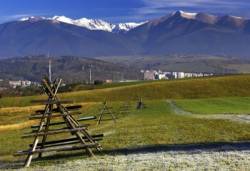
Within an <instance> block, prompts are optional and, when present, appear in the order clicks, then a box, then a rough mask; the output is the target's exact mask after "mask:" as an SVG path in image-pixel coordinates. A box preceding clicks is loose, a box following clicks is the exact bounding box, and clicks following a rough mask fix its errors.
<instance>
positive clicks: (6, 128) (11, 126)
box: [0, 121, 37, 132]
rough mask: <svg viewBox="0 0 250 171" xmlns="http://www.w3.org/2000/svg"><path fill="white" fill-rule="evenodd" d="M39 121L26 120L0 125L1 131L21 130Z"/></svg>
mask: <svg viewBox="0 0 250 171" xmlns="http://www.w3.org/2000/svg"><path fill="white" fill-rule="evenodd" d="M36 122H37V121H26V122H23V123H18V124H9V125H0V132H1V131H12V130H19V129H23V128H27V127H29V126H31V125H34V124H35V123H36Z"/></svg>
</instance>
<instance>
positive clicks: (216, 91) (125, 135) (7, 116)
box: [0, 75, 250, 164]
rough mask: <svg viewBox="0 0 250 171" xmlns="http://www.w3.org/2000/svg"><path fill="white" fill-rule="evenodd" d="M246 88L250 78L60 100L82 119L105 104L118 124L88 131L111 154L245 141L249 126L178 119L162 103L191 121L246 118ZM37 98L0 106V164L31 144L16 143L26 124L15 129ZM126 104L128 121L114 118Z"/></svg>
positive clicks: (163, 84) (249, 109)
mask: <svg viewBox="0 0 250 171" xmlns="http://www.w3.org/2000/svg"><path fill="white" fill-rule="evenodd" d="M249 88H250V76H248V75H246V76H231V77H216V78H206V79H190V80H177V81H160V82H151V83H147V82H146V83H144V84H143V83H140V84H138V85H125V86H122V87H115V88H103V89H98V90H93V91H78V92H71V93H64V94H61V95H60V96H61V97H62V98H70V99H73V100H74V101H75V102H76V103H79V104H82V105H83V109H82V110H81V111H82V115H81V116H89V115H98V112H99V110H98V108H100V105H101V103H100V102H101V101H102V100H103V99H105V98H107V99H108V100H109V105H112V106H113V108H114V111H115V113H116V114H117V116H118V120H117V123H116V124H114V123H113V122H112V121H106V122H104V123H102V124H101V125H100V126H96V121H92V122H88V123H90V124H91V126H90V128H89V130H90V131H91V132H92V133H104V135H105V137H104V140H103V141H102V142H101V144H102V146H103V148H104V149H105V150H114V149H119V148H137V147H138V148H139V147H143V146H147V145H153V146H154V145H155V146H157V145H168V144H173V145H174V144H196V143H214V142H234V141H249V140H250V132H249V130H250V124H249V123H244V122H236V121H232V120H227V119H210V118H205V117H204V118H202V117H200V118H197V117H193V115H178V113H177V114H176V113H175V112H174V110H173V108H172V107H171V105H170V104H169V103H168V102H167V99H172V101H174V102H175V103H176V105H177V106H178V107H179V108H181V109H183V110H185V111H189V112H192V113H193V114H194V115H195V114H197V115H198V114H201V116H202V115H205V114H206V115H210V114H248V113H250V92H249V90H250V89H249ZM136 95H139V96H142V97H143V100H144V102H145V104H146V108H145V109H143V110H136V109H135V106H136V101H135V99H136ZM247 96H249V97H247ZM38 98H39V97H35V96H33V97H18V98H3V99H1V100H0V102H1V107H2V108H0V142H1V143H0V161H4V162H8V161H13V160H16V159H18V158H14V157H13V156H12V154H13V153H14V152H16V151H17V150H25V149H27V148H28V144H29V143H31V142H32V139H21V135H22V134H23V133H24V132H29V131H30V129H29V126H30V124H27V126H26V125H25V126H23V127H20V128H19V127H18V126H15V124H20V125H22V124H23V123H25V122H27V121H28V116H29V115H30V114H31V113H32V112H33V111H35V110H37V109H40V108H41V107H42V106H34V104H32V105H33V106H30V105H31V103H30V100H31V99H38ZM130 99H131V101H130V104H131V112H130V113H129V114H127V115H121V114H119V111H118V109H119V107H120V106H121V105H123V103H124V102H126V101H128V100H130ZM22 100H23V101H22ZM83 102H88V103H83ZM90 102H91V103H90ZM13 106H15V107H13ZM18 106H19V107H18ZM81 116H76V117H81ZM13 125H14V126H13ZM61 136H65V134H63V135H57V136H56V137H54V136H53V137H51V139H53V138H60V137H61ZM10 144H11V145H10ZM58 160H60V159H58ZM55 161H57V160H55ZM43 164H46V163H43Z"/></svg>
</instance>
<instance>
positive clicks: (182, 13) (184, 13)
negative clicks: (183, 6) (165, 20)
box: [172, 10, 198, 19]
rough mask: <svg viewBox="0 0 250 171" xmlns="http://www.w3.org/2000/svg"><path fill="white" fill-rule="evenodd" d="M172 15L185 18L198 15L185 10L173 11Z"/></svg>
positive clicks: (194, 17)
mask: <svg viewBox="0 0 250 171" xmlns="http://www.w3.org/2000/svg"><path fill="white" fill-rule="evenodd" d="M172 15H180V16H181V17H183V18H187V19H196V16H197V15H198V13H191V12H185V11H181V10H180V11H177V12H174V13H173V14H172Z"/></svg>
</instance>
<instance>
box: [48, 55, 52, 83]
mask: <svg viewBox="0 0 250 171" xmlns="http://www.w3.org/2000/svg"><path fill="white" fill-rule="evenodd" d="M48 58H49V81H50V83H51V82H52V71H51V67H52V66H51V63H52V62H51V58H50V55H49V53H48Z"/></svg>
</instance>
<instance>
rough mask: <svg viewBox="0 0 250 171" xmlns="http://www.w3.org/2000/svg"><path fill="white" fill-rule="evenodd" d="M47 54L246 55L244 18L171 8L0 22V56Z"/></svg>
mask: <svg viewBox="0 0 250 171" xmlns="http://www.w3.org/2000/svg"><path fill="white" fill-rule="evenodd" d="M48 52H49V53H50V54H51V55H53V56H61V55H70V56H80V57H101V56H165V55H168V56H169V55H193V56H196V55H214V56H226V57H227V56H228V57H240V58H247V59H249V58H250V56H249V55H248V54H250V20H249V19H246V18H243V17H236V16H229V15H225V16H216V15H211V14H207V13H188V12H183V11H177V12H174V13H171V14H169V15H166V16H164V17H161V18H157V19H153V20H149V21H145V22H140V23H120V24H112V23H109V22H105V21H103V20H93V19H87V18H82V19H77V20H74V19H70V18H67V17H65V16H55V17H52V18H45V17H27V18H22V19H20V20H18V21H12V22H8V23H3V24H0V58H9V57H17V56H27V55H40V54H47V53H48Z"/></svg>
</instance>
